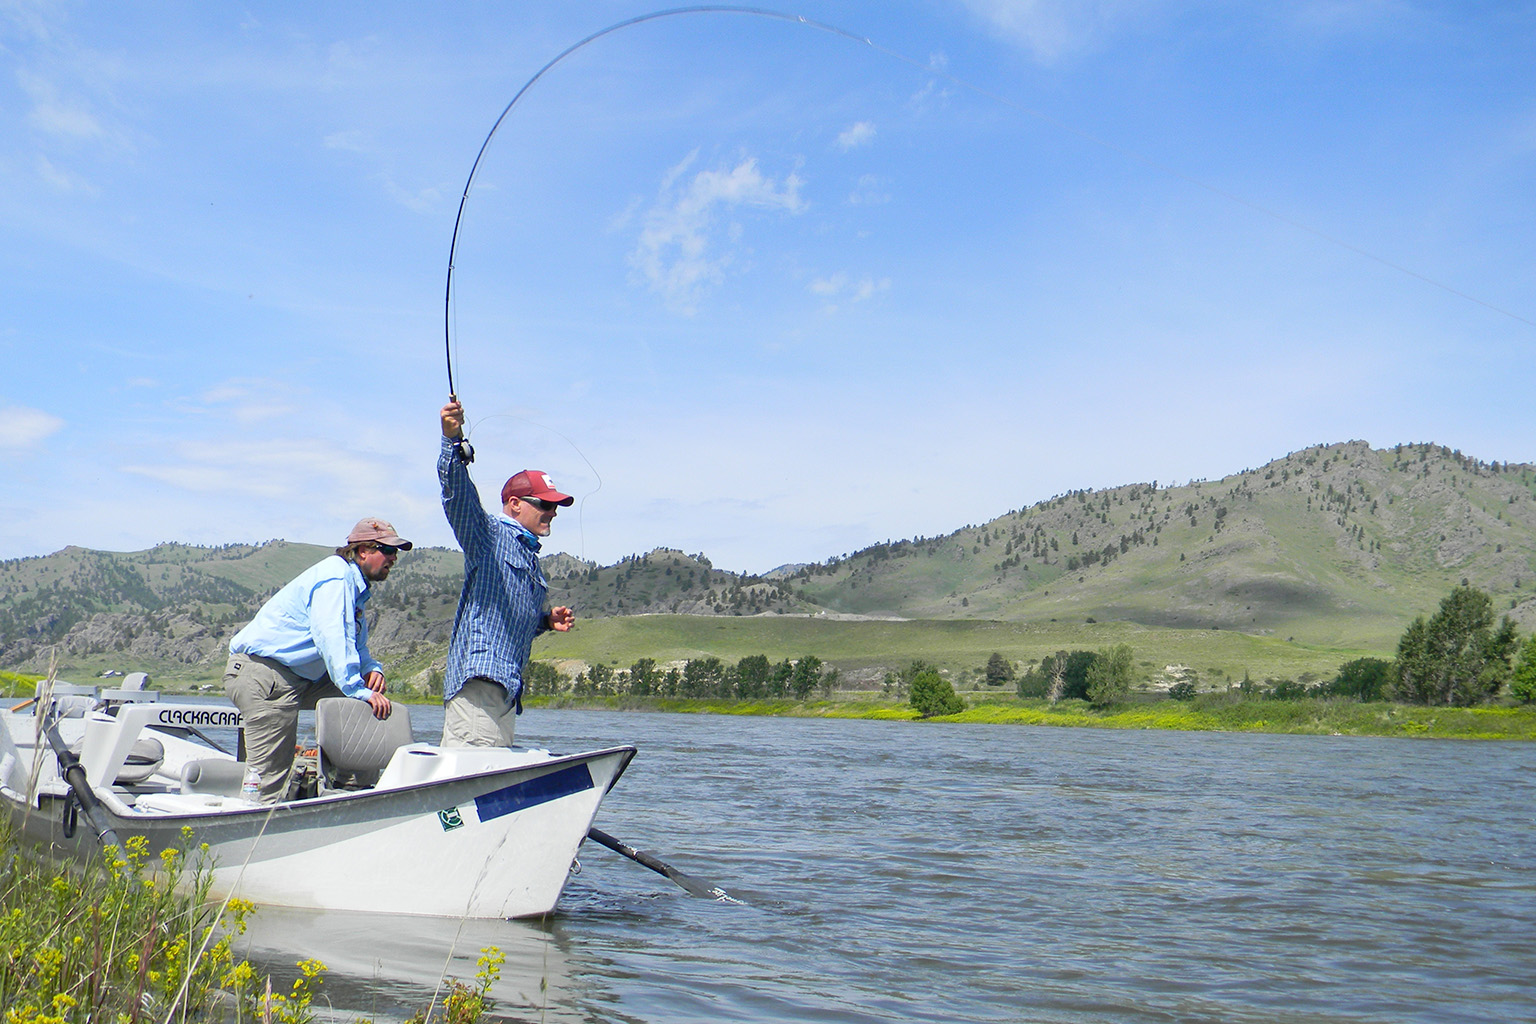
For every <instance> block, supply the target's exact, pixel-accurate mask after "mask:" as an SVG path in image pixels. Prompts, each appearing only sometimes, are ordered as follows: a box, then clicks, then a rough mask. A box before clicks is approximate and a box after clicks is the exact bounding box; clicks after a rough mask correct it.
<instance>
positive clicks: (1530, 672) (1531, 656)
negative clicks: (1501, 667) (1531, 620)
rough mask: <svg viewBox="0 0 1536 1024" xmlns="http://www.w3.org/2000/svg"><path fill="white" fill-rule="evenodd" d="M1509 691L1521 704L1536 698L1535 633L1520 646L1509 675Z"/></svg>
mask: <svg viewBox="0 0 1536 1024" xmlns="http://www.w3.org/2000/svg"><path fill="white" fill-rule="evenodd" d="M1509 692H1510V693H1511V694H1512V695H1513V696H1514V698H1515V699H1516V700H1518V701H1520V702H1521V703H1523V704H1529V703H1530V702H1531V701H1533V700H1536V634H1532V636H1531V638H1530V639H1529V640H1527V641H1526V642H1525V643H1524V644H1522V645H1521V646H1520V656H1519V657H1518V658H1517V659H1516V660H1515V671H1514V672H1513V673H1512V674H1511V675H1510V677H1509Z"/></svg>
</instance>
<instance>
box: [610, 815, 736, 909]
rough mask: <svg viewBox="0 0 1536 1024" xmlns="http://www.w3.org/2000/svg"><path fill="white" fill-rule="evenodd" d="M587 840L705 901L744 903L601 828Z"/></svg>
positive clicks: (715, 886) (716, 886) (717, 887)
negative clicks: (662, 876) (667, 879)
mask: <svg viewBox="0 0 1536 1024" xmlns="http://www.w3.org/2000/svg"><path fill="white" fill-rule="evenodd" d="M587 838H588V839H591V840H594V841H596V842H597V843H598V844H599V845H601V846H606V847H608V849H610V850H612V851H613V852H614V853H617V854H619V855H620V856H624V857H628V858H629V859H630V860H632V861H634V862H635V863H636V864H639V865H640V866H642V867H647V868H650V869H651V870H652V871H654V872H656V873H657V874H658V875H666V876H667V877H668V878H670V879H671V880H672V881H674V882H676V883H677V884H678V885H680V886H682V887H683V888H684V889H686V890H687V891H688V893H689V894H690V895H692V896H702V897H704V898H705V899H709V900H718V901H720V902H722V903H741V902H742V901H741V900H739V899H737V898H736V897H734V896H732V895H731V894H730V893H728V892H726V891H725V890H724V889H722V888H720V887H719V886H718V885H710V884H709V883H708V882H702V881H700V880H699V879H697V878H693V877H691V876H689V875H685V874H683V873H682V872H681V871H679V870H677V868H674V867H673V866H672V865H670V864H668V863H666V862H665V861H662V860H658V859H656V858H655V857H652V856H651V855H650V854H648V853H646V852H645V851H644V850H637V849H635V848H634V847H633V846H630V845H629V844H628V843H622V842H620V841H619V840H617V839H615V838H614V837H613V836H611V835H609V834H608V833H607V832H604V831H603V830H602V829H600V828H591V829H588V830H587Z"/></svg>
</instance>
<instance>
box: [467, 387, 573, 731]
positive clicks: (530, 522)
mask: <svg viewBox="0 0 1536 1024" xmlns="http://www.w3.org/2000/svg"><path fill="white" fill-rule="evenodd" d="M440 415H441V418H442V427H443V441H442V447H441V448H440V449H439V451H438V456H437V476H438V482H439V483H441V484H442V489H443V513H444V514H445V515H446V516H447V517H448V525H449V526H451V527H453V535H454V536H455V537H457V538H458V541H459V546H460V547H461V548H463V549H464V589H463V590H462V591H461V592H460V594H459V607H458V611H457V612H455V613H454V617H453V638H452V639H451V640H450V641H449V642H448V665H447V668H446V669H445V670H444V672H443V741H442V745H443V746H445V747H491V746H507V747H510V746H511V745H512V739H513V736H514V734H515V732H516V725H517V715H518V713H519V712H521V711H522V709H523V699H522V698H523V671H524V669H525V668H527V665H528V659H529V657H530V655H531V653H532V647H533V638H534V637H536V636H538V635H539V634H540V633H543V632H545V631H546V630H551V629H553V630H557V631H559V632H562V633H563V632H565V631H566V630H568V629H570V628H571V625H572V624H573V623H574V622H575V621H576V613H575V612H573V611H571V610H570V609H569V608H566V607H564V606H561V607H559V608H551V609H549V610H547V611H546V610H545V608H544V603H545V600H546V599H547V598H548V596H549V583H548V581H546V580H545V579H544V572H543V570H542V569H540V568H539V538H541V537H548V536H549V531H550V525H551V524H552V523H553V522H554V521H555V514H556V512H557V511H558V510H559V509H560V508H561V507H562V506H565V505H569V504H571V502H572V501H574V500H575V499H574V498H572V497H571V496H570V495H568V494H562V493H560V492H559V491H558V490H556V489H555V485H554V483H553V482H552V481H551V480H550V479H549V474H547V473H544V472H541V471H540V470H536V469H525V470H523V471H522V472H521V473H518V474H515V475H514V476H512V477H511V478H510V479H508V480H507V482H506V483H505V484H504V485H502V488H501V514H500V515H494V514H492V513H490V512H487V511H486V510H485V508H484V507H483V506H482V505H481V504H480V494H479V492H478V491H477V490H475V483H474V481H473V480H471V479H470V476H469V460H470V459H471V458H473V456H472V455H471V454H469V452H468V451H466V449H467V448H468V442H467V441H465V439H464V407H463V406H461V405H460V404H459V403H458V401H457V400H450V401H449V403H448V404H447V405H445V406H443V409H442V412H441V414H440Z"/></svg>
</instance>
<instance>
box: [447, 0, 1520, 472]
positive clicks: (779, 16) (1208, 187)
mask: <svg viewBox="0 0 1536 1024" xmlns="http://www.w3.org/2000/svg"><path fill="white" fill-rule="evenodd" d="M689 14H741V15H748V16H751V17H759V18H768V19H771V20H774V21H783V22H788V23H791V24H797V25H804V26H805V27H807V28H814V29H817V30H819V31H822V32H826V33H829V34H831V35H834V36H838V37H841V38H843V39H847V40H849V41H851V42H854V43H858V44H859V45H861V46H864V47H867V48H869V49H871V50H874V51H875V52H877V53H880V54H883V55H884V56H887V57H890V58H892V59H894V60H897V61H900V62H901V63H903V64H908V65H910V66H912V67H914V68H917V69H918V70H921V71H923V72H925V73H928V74H931V75H934V76H936V77H939V78H942V79H944V80H945V81H948V82H951V83H953V84H954V85H956V86H958V87H960V88H962V89H965V90H967V91H969V92H973V93H975V94H977V95H979V96H985V97H987V98H988V99H991V100H993V101H995V102H998V103H1001V104H1002V105H1004V106H1006V107H1010V108H1012V109H1014V110H1017V111H1019V112H1021V113H1024V114H1026V115H1028V116H1030V117H1033V118H1035V119H1037V120H1039V121H1042V122H1044V123H1046V124H1049V125H1052V126H1054V127H1055V128H1058V129H1060V130H1062V131H1065V132H1068V133H1070V134H1072V135H1075V136H1077V137H1078V138H1080V139H1083V140H1084V141H1086V142H1089V143H1091V144H1093V145H1095V146H1098V147H1100V148H1102V149H1106V150H1109V151H1110V152H1113V153H1117V154H1119V155H1120V156H1122V157H1124V158H1126V159H1128V160H1132V161H1134V162H1136V163H1140V164H1141V165H1143V166H1145V167H1149V168H1151V169H1153V170H1155V171H1158V172H1159V173H1162V174H1166V175H1168V176H1170V177H1172V178H1175V179H1177V180H1179V181H1183V182H1184V183H1185V184H1187V185H1190V186H1192V187H1195V188H1198V189H1202V190H1204V191H1206V192H1209V193H1211V194H1212V195H1215V196H1217V197H1219V198H1221V199H1224V200H1226V201H1228V202H1231V203H1235V204H1236V205H1239V206H1242V207H1245V208H1247V209H1248V210H1250V211H1252V212H1254V213H1258V214H1260V215H1261V216H1265V217H1268V218H1270V219H1271V220H1274V221H1277V222H1279V223H1282V224H1285V225H1287V226H1289V227H1291V228H1293V229H1295V230H1298V231H1301V232H1304V233H1306V234H1310V235H1312V236H1313V237H1315V238H1318V239H1321V240H1322V241H1324V242H1327V243H1329V244H1331V245H1335V246H1337V247H1339V248H1342V249H1346V250H1348V251H1350V252H1353V253H1354V254H1356V255H1357V256H1360V257H1362V258H1364V259H1368V260H1372V261H1374V262H1376V263H1378V264H1381V265H1382V266H1385V267H1387V268H1388V269H1391V270H1395V271H1397V272H1398V273H1400V274H1404V275H1406V276H1408V277H1412V278H1414V279H1416V280H1418V281H1420V282H1422V283H1424V284H1427V285H1429V286H1431V287H1433V288H1438V289H1440V290H1441V291H1444V292H1447V293H1449V294H1451V295H1454V296H1455V297H1457V298H1460V299H1463V300H1465V301H1468V302H1472V303H1475V304H1477V305H1479V306H1482V307H1484V308H1485V309H1488V310H1491V311H1492V312H1495V313H1498V314H1500V315H1502V316H1505V317H1508V318H1510V319H1513V320H1518V321H1520V322H1521V323H1524V324H1528V325H1531V326H1536V321H1533V320H1531V319H1529V318H1527V317H1524V316H1521V315H1520V314H1518V313H1514V312H1512V311H1510V310H1508V309H1504V308H1502V307H1500V306H1496V305H1494V304H1493V303H1491V302H1488V301H1486V300H1484V299H1481V298H1478V297H1477V296H1475V295H1472V294H1470V293H1468V292H1464V291H1461V290H1460V289H1457V288H1453V287H1451V286H1450V285H1448V284H1445V283H1444V282H1442V281H1438V280H1436V279H1434V278H1432V277H1430V276H1428V275H1426V274H1422V273H1420V272H1418V271H1416V270H1413V269H1412V268H1410V267H1407V266H1405V265H1403V264H1401V263H1397V262H1395V261H1393V260H1390V259H1388V258H1386V257H1384V256H1382V255H1380V254H1378V253H1375V252H1372V251H1370V250H1368V249H1365V248H1363V247H1361V246H1358V245H1355V244H1353V243H1351V242H1349V241H1346V240H1345V239H1343V238H1340V237H1337V236H1335V235H1332V234H1330V233H1328V232H1326V231H1323V230H1321V229H1319V228H1317V227H1314V226H1312V225H1310V224H1307V223H1305V222H1302V221H1299V220H1297V219H1295V218H1293V217H1290V216H1287V215H1285V214H1283V213H1280V212H1279V211H1277V210H1274V209H1271V208H1269V207H1266V206H1263V205H1261V204H1259V203H1256V202H1254V201H1252V200H1250V199H1247V198H1244V197H1243V196H1240V195H1238V194H1236V193H1234V192H1230V191H1228V190H1226V189H1224V188H1221V187H1219V186H1217V185H1214V184H1212V183H1211V182H1208V181H1205V180H1203V179H1200V178H1197V177H1195V176H1194V175H1191V174H1188V173H1185V172H1184V171H1181V170H1179V169H1178V168H1177V167H1175V166H1173V165H1171V164H1168V163H1164V162H1163V161H1161V160H1158V159H1154V158H1153V157H1150V156H1148V155H1146V154H1144V153H1141V152H1139V151H1137V150H1134V149H1131V148H1129V147H1127V146H1123V145H1120V144H1118V143H1115V142H1112V141H1110V140H1108V139H1105V138H1102V137H1100V136H1098V135H1095V134H1093V133H1092V132H1089V131H1085V130H1083V129H1081V128H1078V127H1076V126H1075V125H1072V124H1069V123H1067V122H1065V121H1063V120H1061V119H1060V118H1057V117H1053V116H1051V115H1050V114H1047V113H1045V112H1044V111H1042V110H1037V109H1035V108H1032V107H1029V106H1026V105H1024V104H1021V103H1019V102H1018V101H1016V100H1013V99H1010V98H1009V97H1007V96H1004V95H1002V94H1001V93H998V92H995V91H993V90H991V89H987V88H983V87H982V86H979V85H976V84H975V83H973V82H969V81H966V80H965V79H962V78H960V77H958V76H956V75H954V74H952V73H950V72H948V71H945V70H944V69H942V68H938V67H935V66H933V64H932V63H931V62H924V61H920V60H916V59H914V58H912V57H909V56H907V55H906V54H903V53H901V52H899V51H896V50H892V49H889V48H887V47H884V46H880V45H877V44H876V43H875V42H874V41H873V40H871V39H869V38H867V37H865V36H861V35H857V34H856V33H853V32H849V31H848V30H846V29H842V28H838V27H837V26H836V25H829V24H827V23H826V22H822V21H816V20H814V19H812V18H807V17H804V16H803V15H799V14H789V13H786V12H784V11H775V10H770V9H767V8H762V7H745V6H737V5H731V4H702V5H697V6H691V7H674V8H670V9H667V10H661V11H652V12H650V13H649V14H641V15H638V16H636V17H633V18H627V19H625V20H624V21H620V22H616V23H615V24H612V25H609V26H608V27H607V28H603V29H599V30H598V31H596V32H593V33H592V34H591V35H589V36H587V37H586V38H584V39H581V40H579V41H578V42H576V43H573V44H572V45H570V46H568V47H566V48H565V49H564V50H562V51H560V52H559V53H558V54H556V55H555V56H554V58H552V59H551V60H550V61H549V62H548V63H546V64H545V65H544V66H543V67H541V68H539V70H538V71H536V72H534V74H533V76H532V77H531V78H529V79H528V81H526V82H524V83H523V86H522V88H520V89H518V90H517V93H516V95H514V96H513V97H512V100H511V102H509V103H508V104H507V105H506V107H505V108H503V109H502V111H501V115H500V116H499V117H497V118H496V122H495V124H493V125H491V130H490V131H489V132H488V133H487V134H486V136H485V141H484V142H482V143H481V144H480V150H479V152H478V153H476V154H475V161H474V163H473V164H472V165H471V166H470V169H469V177H468V179H466V180H465V182H464V192H463V194H462V195H460V197H459V209H458V213H457V214H456V215H455V216H454V219H453V236H452V238H451V240H450V241H449V243H448V275H447V284H446V286H445V288H444V294H443V355H444V359H445V362H446V364H447V368H448V395H449V397H450V398H452V399H454V400H455V401H457V399H458V393H457V391H456V390H455V388H454V382H453V330H452V320H453V269H454V260H455V258H456V256H457V253H458V245H459V228H460V226H461V225H462V223H463V219H464V208H465V205H466V204H467V203H468V201H469V193H470V190H471V189H472V188H473V187H474V183H475V175H476V174H477V173H478V172H479V170H480V161H481V160H482V159H483V158H484V157H485V153H486V150H487V149H488V148H489V147H490V144H491V139H493V138H494V137H495V135H496V132H497V130H498V129H499V128H500V127H501V125H502V122H503V121H505V120H506V119H507V115H508V114H510V113H511V112H512V108H513V107H515V106H517V104H518V102H519V101H520V100H521V99H522V98H523V96H524V95H525V94H526V93H527V92H528V90H529V89H531V88H533V85H534V83H536V82H538V80H539V79H541V78H543V77H544V75H545V73H547V72H548V71H549V70H550V69H552V68H554V67H555V65H557V64H559V63H560V62H561V61H563V60H565V59H566V58H567V57H569V56H571V55H572V54H573V53H576V52H577V51H578V50H580V49H582V48H583V47H585V46H587V45H588V44H589V43H593V42H596V41H597V40H599V39H602V38H603V37H604V36H609V35H612V34H613V33H615V32H618V31H620V30H622V29H626V28H631V27H633V26H635V25H641V24H645V23H646V22H650V21H659V20H661V19H663V18H675V17H679V16H682V15H689ZM466 447H467V446H466ZM464 456H465V458H466V461H468V460H469V459H472V458H473V450H472V449H471V450H469V451H466V452H465V453H464Z"/></svg>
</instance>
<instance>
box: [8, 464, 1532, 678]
mask: <svg viewBox="0 0 1536 1024" xmlns="http://www.w3.org/2000/svg"><path fill="white" fill-rule="evenodd" d="M326 553H327V549H325V548H321V547H316V546H313V545H305V544H292V543H288V542H286V541H271V542H268V543H266V544H260V545H227V546H224V547H217V548H205V547H192V546H188V545H183V544H162V545H158V546H156V547H154V548H151V549H149V550H148V551H139V552H131V553H117V552H104V551H90V550H86V549H83V548H77V547H70V548H65V549H64V550H62V551H59V552H56V553H54V554H52V555H48V556H45V557H36V558H24V559H14V560H11V561H6V562H0V667H3V668H10V669H17V670H21V671H40V670H42V669H43V668H45V667H46V663H47V659H48V654H49V651H50V650H56V651H58V652H59V654H60V655H61V656H62V657H63V658H64V659H65V660H68V661H72V662H74V663H76V664H80V665H89V666H93V667H97V666H99V667H110V666H111V665H112V664H113V663H121V664H127V665H132V666H134V667H141V668H147V669H151V670H153V669H154V668H156V667H165V668H169V669H171V670H172V671H176V670H177V669H178V668H180V669H186V668H191V667H196V668H197V669H199V670H200V671H201V672H203V673H204V674H213V673H215V672H216V671H217V669H218V667H219V666H220V665H222V662H223V658H224V653H223V652H224V650H225V645H226V644H227V643H228V639H229V637H230V636H232V635H233V634H234V632H235V631H236V630H237V629H238V628H239V627H240V625H241V624H243V623H244V622H245V621H247V620H248V619H249V618H250V616H251V615H252V614H253V613H254V612H255V610H256V609H257V608H258V607H259V606H260V604H261V602H262V601H264V600H265V599H266V598H267V597H268V596H269V595H270V594H272V593H273V592H274V591H275V590H276V589H277V588H278V587H279V586H281V585H282V584H283V583H284V582H286V581H287V580H288V579H289V578H291V577H292V576H293V575H295V574H296V573H297V572H299V571H300V570H301V569H303V568H304V567H305V566H307V565H310V564H312V563H313V562H315V561H317V560H318V559H319V558H321V557H322V556H323V555H325V554H326ZM544 567H545V571H546V574H547V575H548V576H549V578H550V583H551V591H552V596H553V598H554V600H555V601H556V602H557V603H562V604H569V605H571V606H572V607H575V608H577V609H578V610H579V611H580V613H581V614H582V615H584V616H588V617H592V616H606V615H636V614H644V613H654V612H672V613H681V614H691V615H731V616H737V615H759V614H783V613H800V614H805V613H823V612H824V613H833V614H848V615H861V616H884V617H906V618H938V619H943V618H981V619H999V620H1056V619H1059V620H1061V621H1085V620H1086V621H1093V620H1097V621H1109V620H1128V621H1132V622H1137V623H1142V624H1145V625H1149V626H1173V627H1180V628H1204V629H1229V630H1239V631H1243V632H1250V633H1268V634H1277V635H1281V636H1286V637H1295V638H1296V639H1297V640H1299V641H1304V642H1310V643H1319V644H1330V645H1350V644H1354V645H1360V646H1365V647H1372V648H1375V649H1385V648H1389V647H1390V646H1391V644H1392V642H1393V640H1394V639H1395V637H1396V636H1397V634H1398V633H1400V632H1401V630H1402V628H1403V627H1404V625H1405V624H1406V623H1407V622H1408V621H1409V620H1410V619H1411V618H1412V617H1413V616H1414V615H1417V614H1420V613H1423V612H1427V611H1430V610H1432V609H1433V608H1434V607H1435V605H1436V603H1437V602H1438V601H1439V599H1440V598H1441V597H1442V596H1443V595H1444V594H1445V593H1446V592H1447V591H1448V590H1449V589H1450V588H1451V587H1452V586H1454V585H1456V584H1457V583H1460V582H1463V581H1466V582H1469V583H1472V584H1474V585H1476V586H1478V587H1480V588H1482V589H1484V590H1486V591H1488V592H1490V593H1491V594H1493V595H1494V597H1495V599H1496V601H1497V602H1498V603H1499V605H1500V606H1501V607H1503V608H1506V609H1508V610H1509V611H1510V612H1511V614H1512V615H1514V616H1515V618H1516V619H1517V621H1519V622H1521V624H1522V627H1523V628H1525V629H1527V630H1529V629H1530V628H1531V626H1532V625H1533V624H1536V601H1533V600H1532V598H1533V597H1536V468H1533V467H1532V466H1530V465H1526V464H1518V465H1517V464H1510V463H1498V462H1494V463H1485V462H1482V461H1480V460H1477V459H1474V458H1471V457H1468V456H1465V455H1462V454H1461V453H1460V452H1458V451H1453V450H1449V449H1446V448H1443V447H1440V446H1437V445H1432V444H1422V445H1400V446H1397V447H1395V448H1389V449H1372V448H1371V447H1370V445H1368V444H1366V443H1364V442H1359V441H1352V442H1348V443H1344V444H1335V445H1326V446H1318V447H1314V448H1307V449H1304V450H1302V451H1298V452H1292V453H1291V454H1289V455H1287V456H1285V457H1284V458H1280V459H1276V460H1275V461H1273V462H1271V463H1269V464H1267V465H1265V466H1261V467H1259V468H1257V469H1248V470H1243V471H1242V472H1240V473H1234V474H1232V475H1230V476H1227V477H1224V478H1222V479H1220V480H1215V481H1206V480H1202V481H1194V482H1190V483H1187V484H1183V485H1180V486H1168V485H1164V484H1160V483H1158V482H1157V481H1153V482H1150V483H1140V484H1127V485H1124V486H1120V487H1115V488H1110V489H1107V490H1101V491H1075V492H1072V493H1070V494H1064V495H1058V496H1056V497H1053V498H1051V499H1049V500H1047V501H1042V502H1039V503H1037V504H1034V505H1031V506H1029V507H1026V508H1021V509H1016V510H1013V511H1009V512H1007V513H1005V514H1003V515H1001V516H999V517H998V518H996V519H993V520H991V521H989V522H986V523H982V524H979V525H974V526H966V527H963V528H961V529H959V530H956V531H955V532H953V533H950V534H947V535H945V536H942V537H927V538H924V537H918V538H913V539H910V540H888V541H884V542H881V543H877V544H873V545H871V546H870V547H867V548H865V549H863V550H862V551H858V552H854V553H853V554H851V555H848V556H846V557H839V558H834V559H830V560H828V561H827V562H825V563H820V564H816V565H793V566H784V567H781V568H779V569H776V570H774V571H773V572H771V573H768V574H765V575H764V576H762V577H755V576H743V575H736V574H732V573H729V572H724V571H722V570H719V569H716V568H715V567H714V566H713V565H711V564H710V561H709V559H708V558H706V557H705V556H704V555H702V554H694V555H687V554H684V553H682V552H681V551H675V550H671V549H666V548H658V549H656V550H654V551H651V552H650V553H648V554H644V555H633V556H630V557H628V558H624V559H622V560H620V561H619V562H618V563H616V564H614V565H610V566H600V565H597V564H594V563H590V562H585V561H582V560H580V559H577V558H574V557H572V556H570V555H566V554H557V555H553V556H551V557H549V558H548V559H546V560H545V563H544ZM461 573H462V560H461V558H460V556H459V554H458V553H457V552H456V551H450V550H444V549H431V548H428V549H418V550H415V551H411V552H408V553H406V554H404V555H402V557H401V558H400V561H399V563H398V565H397V566H396V569H395V571H394V572H393V574H392V575H391V576H390V579H389V582H388V584H387V585H385V586H382V587H380V588H379V590H378V592H377V595H376V597H375V598H374V600H373V602H372V608H373V610H374V614H375V623H374V625H373V627H372V628H373V638H374V647H375V649H376V653H378V654H380V656H381V657H395V658H411V657H412V656H414V655H416V654H417V653H418V652H427V653H430V652H431V651H433V650H436V649H439V648H440V647H441V645H442V644H443V643H445V642H446V640H447V637H448V633H449V630H450V629H451V623H452V616H453V609H454V605H455V602H456V601H457V598H458V590H459V585H460V577H461Z"/></svg>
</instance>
